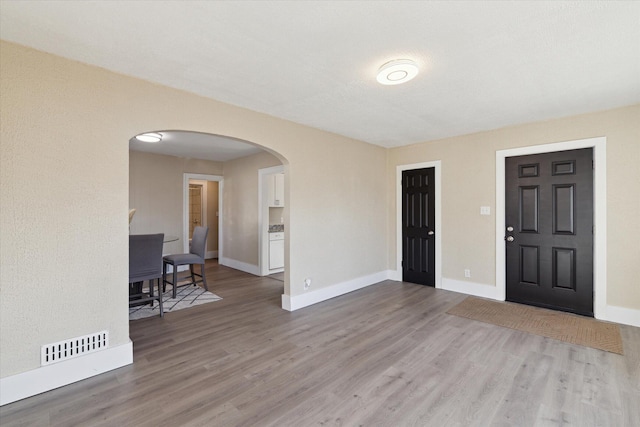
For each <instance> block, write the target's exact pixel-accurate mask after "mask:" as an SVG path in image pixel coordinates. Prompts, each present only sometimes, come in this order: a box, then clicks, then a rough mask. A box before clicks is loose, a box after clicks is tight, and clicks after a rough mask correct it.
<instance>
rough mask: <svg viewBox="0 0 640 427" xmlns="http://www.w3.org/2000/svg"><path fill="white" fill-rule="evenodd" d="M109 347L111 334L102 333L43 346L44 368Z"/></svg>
mask: <svg viewBox="0 0 640 427" xmlns="http://www.w3.org/2000/svg"><path fill="white" fill-rule="evenodd" d="M107 347H109V332H108V331H102V332H98V333H95V334H90V335H84V336H82V337H77V338H71V339H68V340H64V341H59V342H56V343H53V344H46V345H43V346H42V353H41V355H40V363H41V365H42V366H44V365H50V364H52V363H57V362H62V361H63V360H67V359H71V358H74V357H78V356H82V355H84V354H88V353H93V352H95V351H98V350H104V349H105V348H107Z"/></svg>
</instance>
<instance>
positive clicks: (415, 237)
mask: <svg viewBox="0 0 640 427" xmlns="http://www.w3.org/2000/svg"><path fill="white" fill-rule="evenodd" d="M434 191H435V185H434V168H426V169H415V170H407V171H403V172H402V280H403V281H405V282H412V283H418V284H421V285H427V286H435V282H436V272H435V265H436V251H435V247H436V243H435V230H436V227H435V193H434Z"/></svg>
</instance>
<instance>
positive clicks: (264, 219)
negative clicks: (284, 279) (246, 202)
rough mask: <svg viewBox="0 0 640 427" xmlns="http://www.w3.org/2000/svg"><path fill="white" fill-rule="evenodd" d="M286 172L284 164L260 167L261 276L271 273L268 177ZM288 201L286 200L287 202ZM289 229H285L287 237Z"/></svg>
mask: <svg viewBox="0 0 640 427" xmlns="http://www.w3.org/2000/svg"><path fill="white" fill-rule="evenodd" d="M277 173H284V165H280V166H273V167H270V168H263V169H258V248H260V249H259V254H258V271H259V272H260V275H261V276H266V275H268V274H269V238H268V234H269V208H268V207H267V194H266V192H267V189H268V186H267V184H266V179H267V177H268V176H270V175H275V174H277ZM285 203H286V202H285ZM286 238H287V231H285V239H286ZM285 262H286V260H285Z"/></svg>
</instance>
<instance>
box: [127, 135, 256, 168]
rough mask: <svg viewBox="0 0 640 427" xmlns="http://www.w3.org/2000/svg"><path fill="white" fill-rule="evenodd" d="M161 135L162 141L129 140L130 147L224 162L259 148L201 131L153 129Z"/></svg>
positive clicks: (147, 151) (248, 154)
mask: <svg viewBox="0 0 640 427" xmlns="http://www.w3.org/2000/svg"><path fill="white" fill-rule="evenodd" d="M154 132H158V133H160V134H161V135H162V142H161V143H148V142H141V141H138V140H136V139H135V138H131V139H130V140H129V148H130V149H132V150H135V151H144V152H146V153H155V154H166V155H167V156H177V157H188V158H192V159H204V160H213V161H216V162H226V161H228V160H233V159H237V158H240V157H245V156H250V155H251V154H256V153H260V152H261V151H262V148H260V147H258V146H257V145H252V144H248V143H246V142H244V141H240V140H237V139H233V138H227V137H223V136H218V135H211V134H208V133H200V132H187V131H175V130H155V131H154Z"/></svg>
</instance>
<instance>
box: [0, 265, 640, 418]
mask: <svg viewBox="0 0 640 427" xmlns="http://www.w3.org/2000/svg"><path fill="white" fill-rule="evenodd" d="M207 275H208V279H209V283H210V288H211V290H212V291H213V292H215V293H216V294H218V295H220V296H221V297H222V298H223V300H221V301H218V302H214V303H210V304H205V305H202V306H197V307H194V308H190V309H186V310H182V311H178V312H175V313H169V314H167V315H166V316H165V318H163V319H160V318H159V317H154V318H149V319H142V320H137V321H133V322H131V332H130V334H131V339H132V340H133V343H134V363H133V365H130V366H127V367H124V368H120V369H117V370H115V371H112V372H109V373H106V374H103V375H99V376H97V377H93V378H90V379H88V380H85V381H81V382H79V383H76V384H72V385H69V386H66V387H62V388H60V389H57V390H53V391H50V392H48V393H44V394H41V395H39V396H34V397H32V398H29V399H25V400H22V401H19V402H16V403H13V404H10V405H6V406H4V407H2V408H0V424H1V425H2V426H3V427H8V426H31V425H34V426H49V425H51V426H119V427H121V426H296V427H299V426H489V425H496V426H502V425H504V426H534V425H535V426H556V425H574V426H592V425H593V426H595V425H599V426H638V425H640V328H633V327H628V326H622V327H621V332H622V336H623V341H624V351H625V355H624V356H620V355H616V354H612V353H606V352H603V351H600V350H594V349H590V348H585V347H580V346H576V345H572V344H567V343H563V342H560V341H555V340H552V339H549V338H543V337H539V336H535V335H530V334H527V333H523V332H517V331H513V330H510V329H505V328H501V327H497V326H492V325H488V324H484V323H480V322H476V321H472V320H467V319H464V318H460V317H456V316H452V315H449V314H446V313H445V312H446V311H447V310H448V309H449V308H450V307H452V306H453V305H455V304H457V303H458V302H460V301H461V300H462V299H464V297H465V296H464V295H460V294H456V293H453V292H448V291H442V290H436V289H433V288H428V287H424V286H420V285H414V284H409V283H399V282H392V281H387V282H382V283H380V284H377V285H374V286H370V287H368V288H365V289H362V290H360V291H357V292H353V293H350V294H348V295H344V296H342V297H339V298H335V299H332V300H330V301H326V302H324V303H321V304H317V305H315V306H311V307H308V308H305V309H301V310H299V311H296V312H293V313H289V312H287V311H284V310H282V309H281V308H280V295H281V294H282V290H283V283H282V282H281V281H279V280H275V279H273V278H269V277H263V278H260V277H255V276H251V275H249V274H245V273H242V272H238V271H236V270H232V269H229V268H226V267H221V266H218V265H217V264H215V263H212V264H210V265H209V266H208V267H207Z"/></svg>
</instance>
